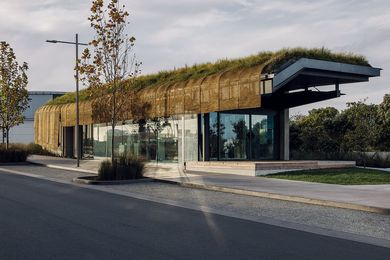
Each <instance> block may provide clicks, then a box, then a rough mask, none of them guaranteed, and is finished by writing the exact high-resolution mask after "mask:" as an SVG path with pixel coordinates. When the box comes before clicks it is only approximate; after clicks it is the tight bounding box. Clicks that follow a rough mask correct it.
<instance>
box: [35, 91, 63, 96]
mask: <svg viewBox="0 0 390 260" xmlns="http://www.w3.org/2000/svg"><path fill="white" fill-rule="evenodd" d="M66 93H67V92H64V91H28V94H29V95H64V94H66Z"/></svg>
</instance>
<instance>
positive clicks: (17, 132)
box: [9, 91, 65, 144]
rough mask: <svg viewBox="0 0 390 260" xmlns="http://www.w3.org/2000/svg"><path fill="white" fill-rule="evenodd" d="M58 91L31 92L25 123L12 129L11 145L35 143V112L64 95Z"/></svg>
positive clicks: (29, 93) (25, 113) (10, 134)
mask: <svg viewBox="0 0 390 260" xmlns="http://www.w3.org/2000/svg"><path fill="white" fill-rule="evenodd" d="M64 94H65V92H58V91H29V92H28V96H29V99H30V102H29V108H27V109H26V111H24V116H25V119H24V123H23V124H20V125H18V126H15V127H13V128H11V130H10V132H9V141H10V143H22V144H28V143H32V142H34V114H35V111H36V110H37V109H38V108H39V107H41V106H42V105H44V104H46V103H47V102H49V101H50V100H52V99H54V98H56V97H59V96H62V95H64Z"/></svg>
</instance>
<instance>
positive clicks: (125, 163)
mask: <svg viewBox="0 0 390 260" xmlns="http://www.w3.org/2000/svg"><path fill="white" fill-rule="evenodd" d="M144 166H145V164H144V161H143V160H142V158H139V157H136V156H134V155H132V154H128V155H127V156H125V155H123V156H121V157H119V158H117V159H115V160H114V161H113V162H111V161H110V160H105V161H103V162H101V164H100V167H99V171H98V175H96V176H85V177H79V178H75V179H73V181H74V182H77V183H82V184H103V185H107V184H126V183H139V182H148V181H152V180H153V179H150V178H146V177H144V175H143V173H144Z"/></svg>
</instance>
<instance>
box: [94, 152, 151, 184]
mask: <svg viewBox="0 0 390 260" xmlns="http://www.w3.org/2000/svg"><path fill="white" fill-rule="evenodd" d="M143 171H144V162H143V160H142V159H140V158H138V157H136V156H134V155H127V156H121V157H120V158H118V159H116V160H114V163H111V161H109V160H105V161H103V162H102V163H101V164H100V167H99V171H98V179H99V180H129V179H141V178H143Z"/></svg>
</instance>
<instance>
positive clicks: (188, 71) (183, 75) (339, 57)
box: [48, 48, 370, 105]
mask: <svg viewBox="0 0 390 260" xmlns="http://www.w3.org/2000/svg"><path fill="white" fill-rule="evenodd" d="M299 58H310V59H318V60H326V61H335V62H342V63H348V64H354V65H363V66H370V65H369V63H368V61H367V59H366V58H365V57H364V56H362V55H356V54H353V53H335V52H331V51H330V50H329V49H326V48H313V49H306V48H293V49H282V50H279V51H276V52H271V51H267V52H260V53H258V54H255V55H251V56H247V57H243V58H238V59H220V60H218V61H216V62H214V63H211V62H208V63H202V64H195V65H193V66H190V67H184V68H179V69H175V70H170V71H160V72H158V73H155V74H149V75H142V76H138V77H137V79H136V80H135V81H133V82H134V84H132V85H130V84H127V85H126V87H127V88H128V89H130V88H131V89H136V90H139V89H142V88H145V87H148V86H151V85H159V84H164V83H175V82H180V81H186V80H190V79H199V78H202V77H206V76H209V75H213V74H216V73H220V72H223V71H225V70H228V69H242V68H250V67H254V66H257V65H261V64H264V65H265V67H264V70H263V73H270V72H277V70H278V68H280V67H281V66H282V65H283V64H285V63H286V62H289V61H291V60H297V59H299ZM126 83H127V82H126V80H125V81H124V84H126ZM89 96H90V95H89V94H88V90H87V89H84V90H81V91H80V92H79V98H80V101H85V100H87V99H88V98H89ZM75 99H76V94H75V92H70V93H67V94H65V95H63V96H61V97H58V98H56V99H54V100H52V101H50V102H49V103H48V104H49V105H59V104H68V103H74V102H75Z"/></svg>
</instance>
